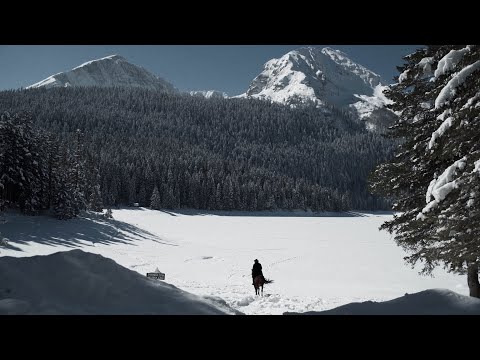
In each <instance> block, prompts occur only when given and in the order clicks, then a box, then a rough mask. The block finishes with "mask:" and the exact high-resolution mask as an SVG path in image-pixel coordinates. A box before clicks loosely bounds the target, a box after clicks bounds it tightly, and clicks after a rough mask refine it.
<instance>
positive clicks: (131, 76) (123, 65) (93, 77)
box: [27, 55, 177, 92]
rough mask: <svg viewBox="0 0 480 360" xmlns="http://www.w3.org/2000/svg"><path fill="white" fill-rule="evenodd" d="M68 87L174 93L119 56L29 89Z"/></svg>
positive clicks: (150, 74)
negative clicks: (126, 88)
mask: <svg viewBox="0 0 480 360" xmlns="http://www.w3.org/2000/svg"><path fill="white" fill-rule="evenodd" d="M67 86H99V87H117V86H118V87H140V88H145V89H151V90H160V91H166V92H176V91H177V90H176V89H175V88H174V87H173V85H172V84H170V83H169V82H168V81H166V80H164V79H162V78H160V77H158V76H156V75H154V74H152V73H150V72H148V71H147V70H145V69H144V68H142V67H140V66H136V65H133V64H131V63H129V62H128V61H127V60H126V59H125V58H123V57H121V56H119V55H111V56H107V57H104V58H101V59H97V60H92V61H88V62H86V63H84V64H82V65H80V66H77V67H75V68H73V69H72V70H70V71H66V72H61V73H58V74H55V75H52V76H49V77H48V78H46V79H44V80H42V81H40V82H38V83H35V84H33V85H30V86H28V87H27V89H28V88H39V87H45V88H52V87H67Z"/></svg>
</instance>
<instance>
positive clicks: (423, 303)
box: [285, 289, 480, 315]
mask: <svg viewBox="0 0 480 360" xmlns="http://www.w3.org/2000/svg"><path fill="white" fill-rule="evenodd" d="M285 315H480V299H476V298H473V297H470V296H465V295H460V294H457V293H456V292H453V291H450V290H447V289H429V290H424V291H420V292H418V293H415V294H405V295H404V296H402V297H399V298H397V299H393V300H389V301H383V302H374V301H365V302H361V303H350V304H346V305H342V306H339V307H337V308H335V309H331V310H325V311H320V312H315V311H310V312H305V313H301V314H299V313H293V312H290V313H289V312H287V313H285Z"/></svg>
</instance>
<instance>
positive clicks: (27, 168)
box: [0, 112, 102, 219]
mask: <svg viewBox="0 0 480 360" xmlns="http://www.w3.org/2000/svg"><path fill="white" fill-rule="evenodd" d="M6 208H19V209H20V210H21V211H22V212H24V213H26V214H30V215H34V214H37V213H39V212H41V211H45V210H47V211H51V212H52V214H53V215H54V216H55V217H57V218H58V219H70V218H72V217H75V216H76V215H78V213H79V212H80V211H81V210H83V209H91V210H94V211H101V210H102V203H101V194H100V176H99V171H98V167H97V166H95V163H94V162H93V161H92V159H91V158H90V157H89V156H88V154H87V153H86V152H85V149H84V146H83V140H82V134H81V133H80V131H77V132H76V133H75V134H74V136H72V137H71V138H70V140H68V141H67V140H64V141H60V140H59V139H58V138H57V137H55V136H54V135H53V134H52V133H50V132H47V131H44V130H39V129H35V127H34V126H33V119H32V116H31V115H30V114H28V113H16V114H10V113H8V112H6V113H3V114H0V210H4V209H6Z"/></svg>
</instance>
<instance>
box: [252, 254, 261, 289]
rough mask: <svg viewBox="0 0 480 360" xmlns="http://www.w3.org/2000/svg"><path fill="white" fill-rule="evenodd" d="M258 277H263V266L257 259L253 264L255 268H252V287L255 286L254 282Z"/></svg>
mask: <svg viewBox="0 0 480 360" xmlns="http://www.w3.org/2000/svg"><path fill="white" fill-rule="evenodd" d="M258 275H262V277H263V273H262V265H261V264H260V263H259V262H258V260H257V259H255V262H254V263H253V268H252V285H255V284H254V280H255V277H257V276H258Z"/></svg>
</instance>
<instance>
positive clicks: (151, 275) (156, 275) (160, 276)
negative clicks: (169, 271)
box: [147, 272, 165, 280]
mask: <svg viewBox="0 0 480 360" xmlns="http://www.w3.org/2000/svg"><path fill="white" fill-rule="evenodd" d="M147 277H148V278H152V279H160V280H165V274H164V273H161V272H153V273H147Z"/></svg>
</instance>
